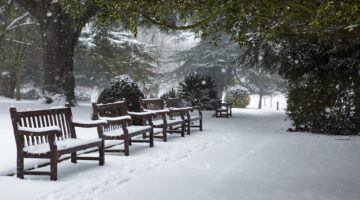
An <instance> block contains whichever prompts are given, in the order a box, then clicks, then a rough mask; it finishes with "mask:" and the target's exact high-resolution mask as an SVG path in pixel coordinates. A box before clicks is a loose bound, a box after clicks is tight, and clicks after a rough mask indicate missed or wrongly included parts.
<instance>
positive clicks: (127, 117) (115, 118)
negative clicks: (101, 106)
mask: <svg viewBox="0 0 360 200" xmlns="http://www.w3.org/2000/svg"><path fill="white" fill-rule="evenodd" d="M99 118H100V120H105V121H109V122H116V121H121V120H126V119H128V120H131V117H130V116H129V115H124V116H120V117H99Z"/></svg>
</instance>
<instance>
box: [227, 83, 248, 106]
mask: <svg viewBox="0 0 360 200" xmlns="http://www.w3.org/2000/svg"><path fill="white" fill-rule="evenodd" d="M225 102H226V103H232V104H233V107H235V108H245V107H246V106H247V105H249V103H250V96H249V92H248V90H247V89H246V88H242V87H231V88H229V89H228V90H227V91H226V95H225Z"/></svg>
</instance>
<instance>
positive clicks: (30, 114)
mask: <svg viewBox="0 0 360 200" xmlns="http://www.w3.org/2000/svg"><path fill="white" fill-rule="evenodd" d="M10 114H11V120H12V125H13V129H14V135H15V140H16V144H17V145H18V146H19V145H20V146H32V145H37V144H43V143H47V142H48V139H47V137H45V136H25V137H24V136H21V135H19V134H17V133H18V131H19V130H18V126H20V127H27V128H43V127H49V126H59V127H60V129H61V133H62V135H61V136H60V137H57V140H63V139H67V138H76V134H75V128H74V125H73V124H72V113H71V108H70V106H69V105H67V106H66V107H64V108H52V109H44V110H29V111H17V110H16V108H15V107H12V108H10Z"/></svg>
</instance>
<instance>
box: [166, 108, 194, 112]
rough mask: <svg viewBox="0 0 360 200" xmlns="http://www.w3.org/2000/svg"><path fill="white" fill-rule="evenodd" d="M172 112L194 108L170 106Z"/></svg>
mask: <svg viewBox="0 0 360 200" xmlns="http://www.w3.org/2000/svg"><path fill="white" fill-rule="evenodd" d="M169 109H170V112H187V111H190V110H192V108H191V107H184V108H175V107H170V108H169Z"/></svg>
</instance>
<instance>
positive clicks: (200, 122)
mask: <svg viewBox="0 0 360 200" xmlns="http://www.w3.org/2000/svg"><path fill="white" fill-rule="evenodd" d="M199 125H200V131H202V130H203V121H202V118H201V119H200V121H199Z"/></svg>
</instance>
